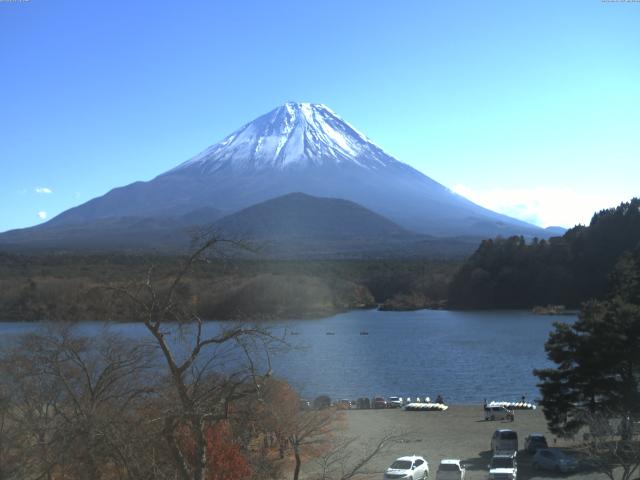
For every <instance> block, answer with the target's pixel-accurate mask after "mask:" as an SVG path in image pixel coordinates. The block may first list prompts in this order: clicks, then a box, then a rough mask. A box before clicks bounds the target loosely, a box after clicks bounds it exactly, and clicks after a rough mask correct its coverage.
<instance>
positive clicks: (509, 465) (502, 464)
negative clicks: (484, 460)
mask: <svg viewBox="0 0 640 480" xmlns="http://www.w3.org/2000/svg"><path fill="white" fill-rule="evenodd" d="M517 478H518V461H517V460H516V454H515V453H513V452H508V453H507V452H505V453H498V454H497V455H494V456H493V458H491V463H490V464H489V480H516V479H517Z"/></svg>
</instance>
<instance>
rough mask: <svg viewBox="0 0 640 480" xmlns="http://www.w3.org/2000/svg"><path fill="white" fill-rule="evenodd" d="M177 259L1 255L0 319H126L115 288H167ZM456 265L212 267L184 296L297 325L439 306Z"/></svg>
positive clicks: (222, 311) (201, 304) (213, 310)
mask: <svg viewBox="0 0 640 480" xmlns="http://www.w3.org/2000/svg"><path fill="white" fill-rule="evenodd" d="M183 261H184V258H182V257H179V256H158V255H156V256H152V255H125V254H102V255H72V254H65V255H61V254H60V255H18V254H6V253H5V254H2V253H0V321H6V320H28V321H35V320H87V319H90V320H108V319H112V320H125V321H126V320H130V319H131V318H133V315H132V312H130V311H128V310H127V308H125V306H124V305H123V303H122V302H121V301H118V300H115V299H114V298H113V295H112V291H113V289H114V288H122V287H126V286H127V285H130V284H131V283H132V282H139V281H141V280H144V279H145V278H146V277H147V275H148V273H149V269H150V268H151V267H153V268H152V270H151V273H152V276H153V279H154V282H156V283H157V284H158V285H160V286H162V285H166V284H167V282H169V281H170V280H171V279H172V278H173V276H174V275H175V273H176V272H177V271H179V270H180V268H181V265H182V262H183ZM457 267H458V264H457V263H455V262H444V261H442V262H438V261H431V260H402V261H400V260H398V261H395V260H377V261H368V260H362V261H357V260H342V261H339V260H336V261H321V260H319V261H293V260H291V261H284V260H283V261H275V260H246V259H245V260H240V259H233V260H232V259H220V258H219V259H211V260H209V261H207V262H204V263H201V264H198V265H197V267H196V268H194V271H193V273H192V275H190V276H189V278H187V279H185V281H184V282H183V288H182V290H181V294H182V295H185V296H188V298H190V299H191V301H193V302H194V306H195V308H196V310H197V312H198V313H199V314H200V315H201V316H202V317H204V318H208V319H227V318H238V317H241V318H251V319H270V318H300V317H317V316H324V315H330V314H332V313H335V312H339V311H344V310H349V309H353V308H373V307H375V306H376V304H378V303H383V302H385V301H386V300H389V299H392V298H395V297H396V296H398V295H410V296H412V297H416V298H418V299H422V300H421V301H422V303H421V304H417V305H415V308H419V307H420V306H422V305H423V304H428V303H431V302H441V301H442V300H443V299H444V297H445V295H446V290H447V284H448V282H449V280H450V279H451V277H452V275H453V272H454V271H455V269H456V268H457Z"/></svg>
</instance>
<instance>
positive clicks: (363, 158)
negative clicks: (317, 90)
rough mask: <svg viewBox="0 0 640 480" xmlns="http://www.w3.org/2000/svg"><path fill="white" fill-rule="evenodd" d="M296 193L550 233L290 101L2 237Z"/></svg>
mask: <svg viewBox="0 0 640 480" xmlns="http://www.w3.org/2000/svg"><path fill="white" fill-rule="evenodd" d="M295 192H301V193H304V194H307V195H312V196H316V197H330V198H334V199H343V200H347V201H350V202H354V203H357V204H359V205H361V206H363V207H365V208H366V209H369V210H371V211H373V212H374V213H376V214H379V215H382V216H384V217H386V218H387V219H389V220H390V221H392V222H394V223H395V224H397V225H399V226H400V227H401V228H403V229H406V230H407V231H411V232H414V233H417V234H423V235H430V236H435V237H453V236H471V237H493V236H497V235H503V236H506V235H515V234H517V235H525V236H530V237H531V236H538V237H548V236H549V235H548V233H547V232H545V230H544V229H541V228H539V227H536V226H534V225H531V224H529V223H526V222H523V221H520V220H517V219H514V218H511V217H508V216H505V215H501V214H498V213H496V212H493V211H491V210H488V209H485V208H483V207H480V206H479V205H476V204H474V203H472V202H471V201H469V200H467V199H466V198H464V197H462V196H460V195H458V194H456V193H453V192H452V191H451V190H449V189H448V188H446V187H445V186H443V185H441V184H440V183H438V182H436V181H434V180H432V179H431V178H429V177H427V176H426V175H424V174H422V173H421V172H419V171H418V170H416V169H414V168H412V167H411V166H409V165H407V164H405V163H402V162H401V161H399V160H396V159H395V158H393V157H392V156H391V155H389V154H387V153H385V152H384V151H383V150H382V149H381V148H380V147H379V146H377V145H376V144H375V143H373V142H372V141H371V140H370V139H369V138H367V137H366V136H365V135H364V134H362V133H360V132H359V131H358V130H356V129H355V128H354V127H352V126H351V125H349V124H348V123H347V122H346V121H344V120H342V119H341V118H340V117H339V116H338V115H337V114H336V113H334V112H333V111H332V110H331V109H330V108H328V107H327V106H325V105H321V104H312V103H294V102H290V103H286V104H284V105H282V106H280V107H278V108H276V109H274V110H272V111H271V112H269V113H267V114H265V115H262V116H260V117H258V118H257V119H255V120H254V121H252V122H250V123H248V124H246V125H244V126H243V127H241V128H240V129H238V130H236V131H235V132H233V133H232V134H231V135H229V136H227V137H226V138H224V139H223V140H222V141H220V142H219V143H217V144H215V145H213V146H211V147H209V148H207V149H205V150H204V151H202V152H201V153H199V154H198V155H196V156H195V157H193V158H191V159H189V160H187V161H186V162H184V163H182V164H180V165H178V166H176V167H175V168H173V169H171V170H169V171H167V172H165V173H163V174H161V175H159V176H157V177H155V178H154V179H152V180H150V181H147V182H135V183H132V184H130V185H127V186H124V187H119V188H115V189H113V190H111V191H110V192H108V193H107V194H105V195H103V196H101V197H97V198H94V199H92V200H90V201H88V202H86V203H84V204H82V205H79V206H77V207H74V208H71V209H69V210H67V211H65V212H63V213H61V214H60V215H58V216H56V217H55V218H53V219H51V220H50V221H49V222H47V223H45V224H42V225H39V226H37V227H32V228H30V229H23V230H19V231H13V232H7V233H5V234H3V235H2V236H0V242H2V241H4V242H6V241H9V237H10V239H11V240H10V241H13V242H18V243H19V242H20V238H21V237H22V236H25V238H26V237H30V238H33V235H34V234H37V236H39V237H41V238H42V239H43V240H44V239H45V238H46V237H47V232H55V236H56V238H58V239H63V238H64V232H65V230H67V229H73V230H74V231H76V232H77V231H78V229H80V230H82V229H83V228H92V225H94V226H95V225H102V226H104V225H113V224H117V225H119V227H118V228H122V229H124V230H126V229H127V228H128V225H129V224H135V225H139V224H141V223H140V221H141V220H142V219H144V222H142V224H147V223H148V222H151V223H153V224H154V225H159V224H161V225H162V228H168V227H167V226H168V225H173V226H174V227H176V228H177V227H180V226H184V225H185V224H186V223H188V224H205V223H212V222H213V221H215V220H217V219H219V218H221V217H223V216H225V215H230V214H233V213H235V212H238V211H240V210H242V209H245V208H247V207H250V206H252V205H254V204H258V203H261V202H264V201H267V200H269V199H273V198H276V197H279V196H283V195H287V194H291V193H295ZM185 219H189V220H188V222H187V221H186V220H185ZM123 222H124V224H123ZM123 225H124V227H123ZM124 230H123V231H124ZM8 235H9V237H8ZM3 237H4V239H3ZM45 243H46V242H45Z"/></svg>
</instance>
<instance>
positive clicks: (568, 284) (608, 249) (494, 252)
mask: <svg viewBox="0 0 640 480" xmlns="http://www.w3.org/2000/svg"><path fill="white" fill-rule="evenodd" d="M639 244H640V199H638V198H634V199H632V200H631V201H630V202H626V203H622V204H621V205H620V206H618V207H616V208H611V209H608V210H602V211H600V212H598V213H596V214H595V215H594V216H593V218H592V219H591V223H590V224H589V226H577V227H574V228H572V229H571V230H568V231H567V232H566V233H565V234H564V235H563V236H562V237H554V238H551V239H549V240H538V239H534V240H533V241H530V242H527V241H525V239H524V238H523V237H510V238H497V239H494V240H485V241H483V242H482V243H481V245H480V246H479V248H478V250H477V251H476V252H475V253H474V254H473V255H472V256H471V257H470V258H469V259H468V260H467V261H466V262H465V263H464V264H463V266H462V268H461V269H460V270H459V271H458V272H457V274H456V275H455V276H454V278H453V280H452V282H451V286H450V289H449V293H448V299H449V305H450V306H452V307H454V308H532V307H534V306H536V305H565V306H567V307H577V306H579V305H580V303H581V302H583V301H586V300H588V299H591V298H602V297H603V296H604V295H605V293H606V289H607V284H608V280H609V275H610V274H611V272H612V271H613V268H614V266H615V264H616V262H617V261H618V259H619V258H620V257H621V256H622V254H623V253H624V252H627V251H631V250H633V249H634V248H636V247H637V246H638V245H639Z"/></svg>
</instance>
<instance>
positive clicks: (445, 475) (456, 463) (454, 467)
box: [436, 458, 466, 480]
mask: <svg viewBox="0 0 640 480" xmlns="http://www.w3.org/2000/svg"><path fill="white" fill-rule="evenodd" d="M465 473H466V469H465V468H464V465H463V464H462V463H460V460H457V459H453V458H445V459H444V460H441V461H440V465H439V466H438V471H437V472H436V480H464V475H465Z"/></svg>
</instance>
